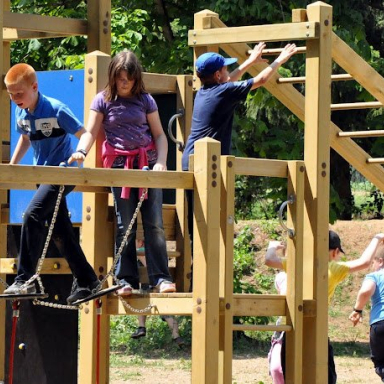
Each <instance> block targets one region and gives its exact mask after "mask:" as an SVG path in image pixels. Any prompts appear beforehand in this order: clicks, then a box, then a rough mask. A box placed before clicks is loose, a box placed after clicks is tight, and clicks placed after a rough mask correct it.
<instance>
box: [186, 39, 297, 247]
mask: <svg viewBox="0 0 384 384" xmlns="http://www.w3.org/2000/svg"><path fill="white" fill-rule="evenodd" d="M265 46H266V45H265V43H259V44H257V45H256V46H255V47H254V49H253V50H252V52H251V54H250V56H249V58H248V59H247V60H245V61H244V63H242V64H240V65H239V67H238V68H236V69H235V70H234V71H232V72H231V73H229V72H228V69H227V66H228V65H231V64H234V63H236V62H237V58H224V57H223V56H221V55H219V54H218V53H215V52H207V53H204V54H202V55H201V56H199V58H198V59H197V60H196V72H197V76H198V77H199V78H200V80H201V83H202V86H201V88H200V90H199V91H198V92H197V94H196V98H195V103H194V107H193V115H192V127H191V134H190V135H189V137H188V140H187V143H186V146H185V150H184V153H183V157H182V169H183V171H188V169H189V155H191V154H193V153H194V148H195V142H196V141H197V140H199V139H202V138H204V137H211V138H212V139H215V140H218V141H220V142H221V154H222V155H229V153H230V149H231V137H232V122H233V116H234V113H235V108H236V106H237V105H238V104H239V103H240V102H241V101H243V100H245V99H246V97H247V95H248V93H249V92H250V91H251V90H253V89H256V88H258V87H260V86H262V85H264V84H265V83H266V82H267V81H268V80H269V79H270V78H271V76H272V75H273V74H274V72H275V71H277V69H278V68H279V67H280V66H281V65H282V64H283V63H285V62H286V61H287V60H288V59H289V58H290V57H291V56H292V55H293V54H294V53H295V52H296V51H297V49H296V45H295V44H287V45H286V46H285V47H284V49H283V51H282V52H281V53H280V55H279V56H278V57H277V58H276V60H275V61H274V62H273V63H271V64H270V65H269V66H268V67H267V68H265V69H264V70H262V71H261V72H260V73H259V74H258V75H257V76H256V77H254V78H252V79H249V80H244V81H238V80H239V79H240V78H241V76H242V75H243V74H244V73H245V72H246V70H247V69H248V68H249V67H251V66H252V65H254V64H256V63H260V62H267V61H268V60H266V59H263V58H262V57H261V55H262V52H263V49H264V48H265ZM186 196H187V200H188V211H189V215H188V229H189V236H190V239H191V245H192V238H193V218H192V214H191V213H192V212H193V193H192V191H186ZM192 250H193V246H192Z"/></svg>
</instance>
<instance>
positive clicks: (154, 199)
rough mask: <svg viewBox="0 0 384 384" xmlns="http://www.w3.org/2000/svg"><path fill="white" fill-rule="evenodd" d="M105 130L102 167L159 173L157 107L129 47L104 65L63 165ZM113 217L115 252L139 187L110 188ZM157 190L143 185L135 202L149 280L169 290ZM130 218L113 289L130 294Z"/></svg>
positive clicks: (133, 283)
mask: <svg viewBox="0 0 384 384" xmlns="http://www.w3.org/2000/svg"><path fill="white" fill-rule="evenodd" d="M100 130H102V131H103V132H104V134H105V141H104V143H103V148H102V160H103V166H104V167H105V168H115V169H142V168H143V167H144V166H149V168H150V169H153V170H154V171H165V170H166V169H167V166H166V160H167V152H168V143H167V138H166V136H165V133H164V131H163V128H162V126H161V122H160V117H159V113H158V109H157V105H156V102H155V100H154V99H153V97H152V96H151V95H150V94H148V93H147V92H146V90H145V87H144V83H143V78H142V69H141V65H140V63H139V61H138V59H137V57H136V56H135V54H134V53H133V52H131V51H124V52H120V53H118V54H117V55H116V56H115V57H114V58H113V59H112V61H111V63H110V65H109V68H108V84H107V85H106V87H105V89H104V90H103V91H102V92H100V93H98V94H97V95H96V97H95V98H94V99H93V101H92V104H91V110H90V113H89V119H88V124H87V128H86V132H85V133H84V134H83V135H82V136H81V138H80V142H79V144H78V146H77V150H76V152H75V153H73V154H72V156H71V157H70V158H69V161H68V162H69V163H72V162H73V161H77V162H78V163H82V162H83V161H84V159H85V156H86V154H87V152H88V151H89V149H90V148H91V146H92V144H93V143H94V141H95V140H96V137H97V135H98V133H99V131H100ZM111 189H112V194H113V198H114V203H115V213H116V218H117V220H116V221H117V235H116V244H115V247H116V250H117V249H119V247H120V245H121V243H122V240H123V237H124V235H125V233H126V231H127V228H128V226H129V223H130V221H131V219H132V217H133V214H134V212H135V210H136V207H137V204H138V202H139V199H140V197H141V190H139V189H138V188H129V187H124V188H120V187H112V188H111ZM162 203H163V193H162V190H161V189H156V188H150V189H148V193H147V196H146V198H145V200H144V201H143V204H142V206H141V209H140V210H141V217H142V222H143V228H144V235H145V237H146V238H147V239H150V241H149V242H148V244H147V246H146V247H145V257H146V260H147V264H148V277H149V282H150V284H151V285H152V286H154V287H156V289H157V290H158V291H159V292H161V293H163V292H175V291H176V287H175V284H174V283H173V282H172V278H171V275H170V274H169V269H168V255H167V249H166V242H165V236H164V228H163V217H162ZM136 229H137V223H136V222H135V224H134V226H133V228H132V231H131V233H130V235H129V237H128V241H127V244H126V245H125V246H124V249H123V251H122V254H121V257H120V259H119V261H118V263H117V266H116V277H117V278H118V280H119V283H120V284H121V285H123V287H122V288H121V289H119V290H118V291H117V293H118V294H120V295H122V296H130V295H131V294H132V289H138V288H139V285H140V281H139V280H140V278H139V271H138V265H137V255H136V246H135V239H136Z"/></svg>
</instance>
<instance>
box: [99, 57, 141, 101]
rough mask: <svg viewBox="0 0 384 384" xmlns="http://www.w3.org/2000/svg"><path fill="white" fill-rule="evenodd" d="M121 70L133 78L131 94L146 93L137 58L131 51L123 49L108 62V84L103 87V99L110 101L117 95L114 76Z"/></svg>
mask: <svg viewBox="0 0 384 384" xmlns="http://www.w3.org/2000/svg"><path fill="white" fill-rule="evenodd" d="M121 71H126V72H127V74H128V78H129V79H131V80H135V84H134V86H133V87H132V95H133V96H139V95H140V94H142V93H146V90H145V87H144V82H143V76H142V72H143V70H142V68H141V64H140V62H139V60H138V59H137V57H136V55H135V54H134V53H133V52H132V51H123V52H120V53H118V54H117V55H116V56H115V57H114V58H113V59H112V61H111V62H110V64H109V67H108V84H107V85H106V87H105V89H104V99H105V101H112V100H114V99H115V98H116V97H117V86H116V77H117V76H118V75H119V74H120V72H121Z"/></svg>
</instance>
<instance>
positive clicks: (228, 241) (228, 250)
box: [218, 156, 235, 384]
mask: <svg viewBox="0 0 384 384" xmlns="http://www.w3.org/2000/svg"><path fill="white" fill-rule="evenodd" d="M234 202H235V157H234V156H222V157H221V203H220V229H221V231H220V234H221V236H220V277H219V278H220V280H219V284H220V285H219V295H220V298H224V303H225V304H224V309H223V311H222V312H220V351H219V381H218V382H219V383H221V384H226V383H230V382H231V381H232V350H233V330H232V325H233V238H234V223H235V204H234Z"/></svg>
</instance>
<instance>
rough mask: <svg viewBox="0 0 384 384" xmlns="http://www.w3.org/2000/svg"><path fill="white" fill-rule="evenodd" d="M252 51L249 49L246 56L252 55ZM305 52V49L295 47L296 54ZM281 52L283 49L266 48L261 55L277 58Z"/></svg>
mask: <svg viewBox="0 0 384 384" xmlns="http://www.w3.org/2000/svg"><path fill="white" fill-rule="evenodd" d="M252 51H253V50H252V49H249V50H248V51H247V54H248V55H250V54H251V53H252ZM306 51H307V47H297V48H296V53H305V52H306ZM281 52H283V48H267V49H263V51H262V55H264V56H278V55H280V53H281Z"/></svg>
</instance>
